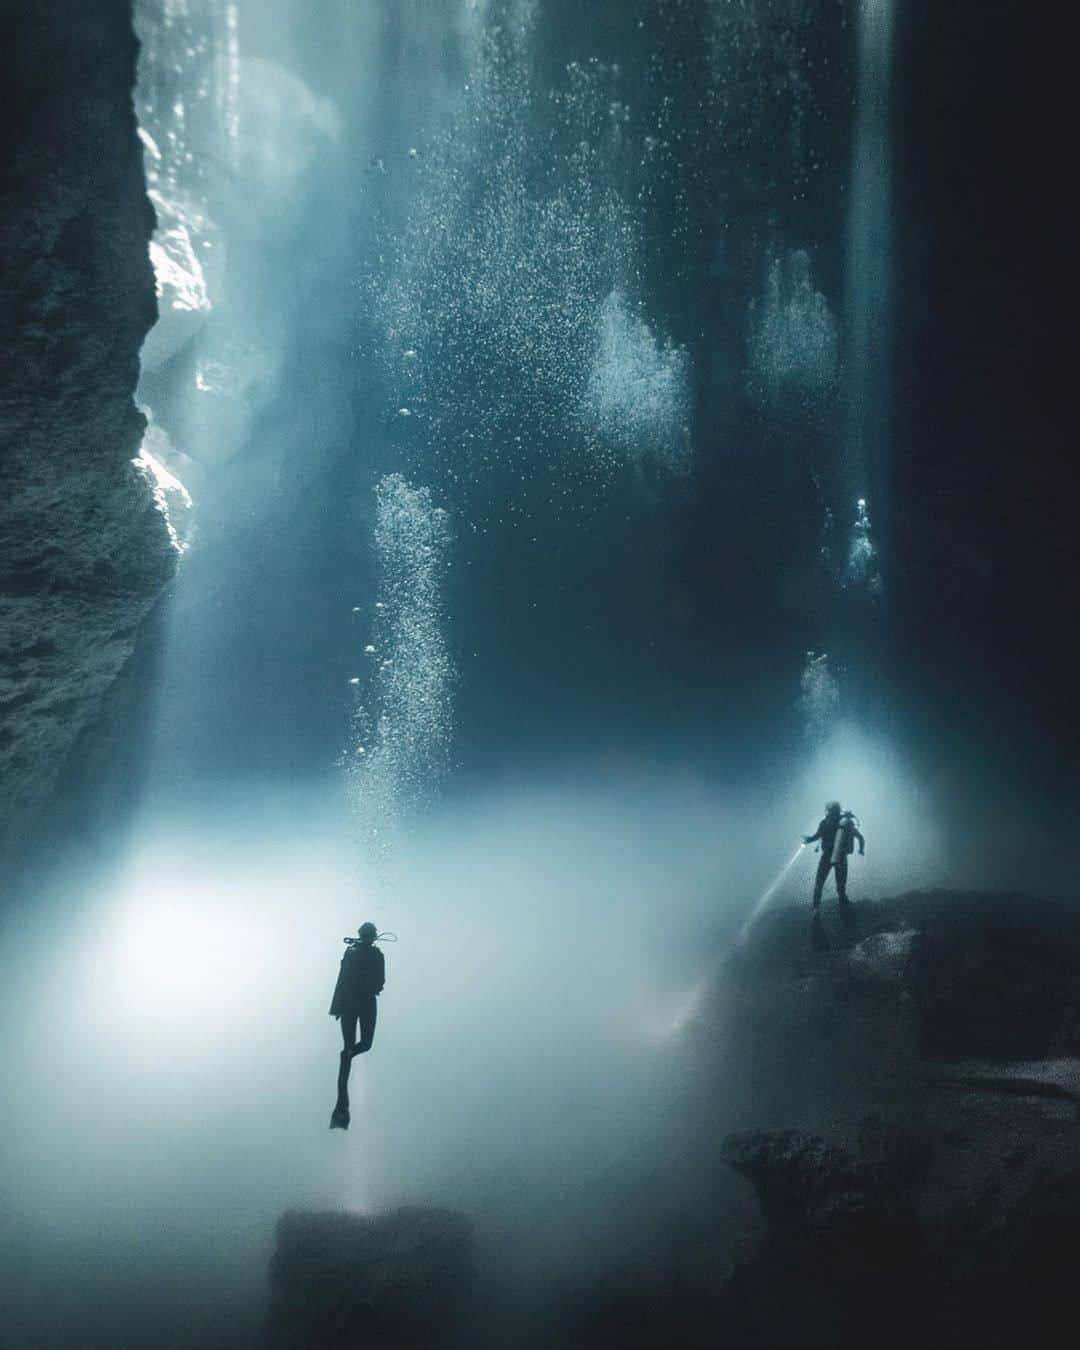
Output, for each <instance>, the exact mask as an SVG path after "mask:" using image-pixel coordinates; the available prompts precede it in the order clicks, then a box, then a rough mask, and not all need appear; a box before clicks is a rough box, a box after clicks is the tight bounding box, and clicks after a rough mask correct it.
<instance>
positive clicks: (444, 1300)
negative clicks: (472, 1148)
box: [266, 1207, 472, 1350]
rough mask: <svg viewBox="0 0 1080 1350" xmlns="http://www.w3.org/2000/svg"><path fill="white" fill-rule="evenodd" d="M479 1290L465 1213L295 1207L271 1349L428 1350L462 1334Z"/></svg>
mask: <svg viewBox="0 0 1080 1350" xmlns="http://www.w3.org/2000/svg"><path fill="white" fill-rule="evenodd" d="M471 1290H472V1231H471V1227H470V1225H469V1223H468V1221H467V1220H466V1219H465V1218H463V1217H462V1216H461V1215H460V1214H456V1213H454V1212H453V1211H451V1210H445V1209H427V1208H419V1207H409V1208H402V1209H397V1210H392V1211H390V1212H389V1213H386V1214H378V1215H372V1216H370V1217H369V1216H365V1215H359V1214H349V1213H345V1212H343V1211H329V1212H321V1213H314V1212H309V1211H305V1210H291V1211H289V1212H288V1213H286V1214H284V1215H283V1216H282V1218H281V1219H280V1221H279V1222H278V1227H277V1245H276V1247H275V1250H274V1255H273V1258H272V1260H271V1263H270V1317H269V1326H268V1334H267V1341H266V1343H267V1346H268V1350H323V1348H324V1347H326V1350H353V1348H354V1347H355V1348H356V1350H361V1347H365V1348H366V1347H371V1348H372V1350H376V1347H377V1350H420V1347H425V1350H426V1348H427V1347H439V1346H453V1345H456V1344H458V1343H459V1341H460V1337H461V1332H462V1322H463V1318H464V1316H465V1313H466V1311H467V1308H468V1304H469V1300H470V1297H471Z"/></svg>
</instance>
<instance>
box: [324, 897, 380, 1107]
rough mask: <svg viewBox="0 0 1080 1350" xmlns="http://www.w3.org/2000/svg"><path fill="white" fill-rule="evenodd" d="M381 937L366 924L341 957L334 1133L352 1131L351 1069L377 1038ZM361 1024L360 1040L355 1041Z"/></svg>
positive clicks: (333, 1012)
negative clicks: (339, 1050)
mask: <svg viewBox="0 0 1080 1350" xmlns="http://www.w3.org/2000/svg"><path fill="white" fill-rule="evenodd" d="M378 936H379V930H378V929H377V928H376V927H375V925H374V924H373V923H363V924H361V925H360V929H359V933H358V936H357V937H354V938H346V939H345V955H344V956H343V957H342V958H341V970H340V972H339V973H338V978H337V984H336V985H335V986H334V997H333V999H332V1000H331V1003H330V1016H331V1017H336V1018H338V1019H339V1020H340V1022H341V1039H342V1042H343V1048H342V1051H341V1066H340V1068H339V1069H338V1097H337V1105H336V1106H335V1107H334V1113H333V1115H332V1116H331V1117H330V1128H331V1129H332V1130H347V1129H348V1128H349V1069H350V1067H351V1066H352V1061H353V1059H354V1057H355V1056H356V1055H362V1054H365V1053H366V1052H367V1051H368V1050H370V1049H371V1043H372V1041H373V1040H374V1039H375V1019H376V1016H377V1014H378V1005H377V1003H376V999H377V997H378V995H379V994H381V993H382V990H383V985H384V984H385V983H386V961H385V959H384V957H383V954H382V952H381V951H380V950H379V949H378V947H376V946H375V940H376V938H378ZM358 1022H359V1024H360V1039H359V1040H357V1039H356V1026H357V1023H358Z"/></svg>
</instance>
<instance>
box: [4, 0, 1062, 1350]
mask: <svg viewBox="0 0 1080 1350" xmlns="http://www.w3.org/2000/svg"><path fill="white" fill-rule="evenodd" d="M903 9H904V6H903V5H902V4H901V0H895V3H894V0H829V3H820V4H816V5H806V4H793V3H788V2H787V0H682V2H681V3H677V2H676V0H594V3H591V4H588V5H584V6H582V5H580V4H572V3H569V0H440V3H423V2H422V0H322V3H320V4H319V5H317V6H312V5H311V4H310V3H303V2H302V0H137V3H136V5H135V18H136V28H137V32H138V34H139V38H140V41H141V43H142V51H141V56H140V70H139V83H138V87H137V89H136V91H135V102H136V110H137V113H138V117H139V121H140V127H141V134H142V138H143V143H144V147H145V152H146V169H147V182H148V188H149V191H150V193H151V197H152V200H153V201H154V203H155V208H156V210H157V212H158V233H157V236H156V237H155V242H154V246H153V258H154V263H155V271H156V275H157V278H158V290H159V303H160V307H161V318H160V321H159V324H158V326H157V327H156V328H155V329H154V330H153V332H152V333H151V334H150V336H149V338H148V340H147V344H146V348H145V350H144V354H143V366H142V376H141V379H140V385H139V391H138V401H139V403H140V406H142V407H143V408H144V411H145V412H146V415H147V417H148V423H149V425H148V431H147V437H146V442H145V445H144V448H143V452H142V455H141V460H142V463H143V471H144V472H146V473H148V474H149V475H151V477H152V480H153V482H154V483H155V484H156V486H157V489H158V497H159V504H160V508H161V509H162V510H163V511H164V512H165V513H166V514H167V516H168V519H169V523H170V528H171V530H172V531H173V537H174V543H175V547H176V549H177V552H178V554H179V559H178V570H177V575H176V578H175V582H174V583H173V585H172V587H171V590H170V592H169V594H168V595H167V597H166V599H165V601H164V603H163V607H162V610H161V612H160V614H159V615H158V616H157V619H156V621H155V624H154V626H153V629H152V632H151V633H150V635H149V637H148V640H147V650H146V652H145V653H144V656H143V658H142V659H141V664H140V666H139V671H140V674H139V677H138V680H137V690H136V698H135V700H134V706H133V707H132V708H131V709H129V713H130V715H129V717H128V718H127V721H126V722H125V728H126V731H125V735H126V741H125V744H124V746H123V747H122V750H123V753H120V752H119V751H118V752H117V754H116V756H115V763H114V764H113V765H112V767H111V769H109V768H108V766H106V768H105V769H103V770H102V774H103V776H102V778H101V779H100V780H99V781H97V782H95V783H94V784H92V785H91V786H90V787H88V788H84V789H81V793H82V795H80V796H79V797H78V798H77V800H75V801H74V802H68V803H67V805H66V808H65V811H64V813H63V816H62V821H63V824H62V825H61V826H58V827H57V835H56V840H55V843H56V846H55V848H54V849H53V850H52V852H51V855H50V858H49V859H48V860H47V861H38V862H36V863H35V866H34V867H33V869H32V871H31V877H32V884H30V885H28V886H27V887H24V891H23V893H22V894H21V895H20V897H19V898H18V901H17V903H16V904H15V905H14V906H13V907H12V908H10V909H9V910H8V911H7V912H6V913H5V915H4V917H3V929H2V952H0V976H2V979H0V1003H2V1005H3V1017H4V1025H5V1028H6V1046H5V1075H4V1087H3V1094H4V1116H5V1120H6V1122H7V1130H8V1146H7V1147H6V1149H5V1152H4V1157H3V1161H2V1163H0V1169H2V1170H0V1203H2V1207H3V1209H4V1211H5V1215H6V1217H5V1218H4V1220H3V1226H2V1228H0V1235H2V1236H0V1241H2V1244H3V1249H2V1250H3V1259H4V1264H5V1268H6V1271H7V1276H6V1279H5V1283H6V1284H7V1285H8V1288H9V1293H10V1306H11V1308H12V1309H13V1311H12V1312H11V1313H10V1314H5V1321H6V1323H7V1324H8V1326H9V1327H14V1328H15V1329H17V1331H18V1335H17V1336H16V1338H15V1340H14V1341H13V1345H14V1344H17V1345H18V1346H19V1347H20V1350H30V1347H35V1346H42V1347H44V1346H52V1345H57V1346H68V1345H70V1346H74V1345H76V1344H78V1345H79V1346H80V1347H81V1350H89V1348H90V1347H98V1346H101V1347H105V1346H109V1347H119V1346H128V1345H131V1346H134V1345H136V1344H153V1345H155V1346H159V1347H162V1348H163V1350H167V1348H168V1347H172V1346H175V1347H178V1350H179V1348H180V1347H189V1346H196V1345H204V1344H205V1345H215V1346H221V1345H231V1344H237V1345H240V1344H250V1343H252V1342H253V1340H254V1338H255V1337H256V1336H257V1334H258V1330H259V1327H260V1319H261V1317H262V1312H263V1298H264V1288H265V1281H266V1264H267V1261H268V1259H269V1255H270V1250H271V1244H272V1241H273V1230H274V1224H275V1222H276V1220H277V1218H278V1217H279V1216H280V1214H281V1213H282V1212H283V1211H284V1210H286V1209H288V1208H290V1207H315V1208H339V1207H344V1208H350V1209H354V1210H357V1211H360V1212H376V1211H379V1210H382V1209H384V1208H386V1207H388V1206H391V1205H393V1204H395V1203H398V1202H415V1203H424V1204H443V1203H445V1204H449V1205H453V1206H457V1207H460V1208H462V1209H463V1210H464V1211H465V1212H466V1213H468V1214H469V1215H470V1216H472V1217H473V1218H474V1220H475V1222H476V1225H477V1231H478V1240H479V1243H480V1248H481V1251H486V1252H487V1253H488V1257H487V1259H488V1260H490V1261H491V1262H492V1263H493V1264H497V1263H498V1262H502V1263H503V1264H504V1265H505V1266H506V1267H507V1268H508V1269H512V1270H513V1271H514V1272H515V1278H520V1279H522V1280H529V1279H531V1280H534V1281H540V1282H542V1280H543V1279H548V1278H550V1279H551V1280H557V1279H559V1278H562V1277H563V1276H564V1275H565V1276H569V1275H570V1274H572V1273H573V1272H574V1271H580V1270H593V1271H596V1272H597V1273H602V1272H603V1271H604V1270H606V1269H615V1268H618V1267H620V1266H621V1264H622V1263H624V1262H625V1261H627V1260H629V1259H630V1257H629V1256H628V1253H630V1252H632V1251H633V1250H634V1249H635V1244H636V1243H638V1242H645V1241H646V1238H645V1237H644V1234H645V1232H646V1229H647V1228H648V1223H647V1221H646V1217H645V1216H641V1215H640V1214H638V1213H637V1211H636V1210H635V1203H636V1201H635V1199H634V1197H635V1196H636V1195H637V1194H638V1193H639V1188H640V1186H641V1185H643V1184H644V1182H643V1180H642V1179H644V1178H655V1176H656V1175H657V1174H659V1175H661V1176H662V1177H663V1178H664V1182H663V1184H664V1186H665V1187H667V1188H668V1189H669V1190H678V1188H679V1187H684V1188H685V1191H686V1194H687V1196H691V1195H692V1192H693V1186H694V1181H693V1178H692V1177H689V1178H688V1177H686V1176H684V1175H683V1174H682V1173H681V1172H680V1160H679V1158H678V1156H676V1155H677V1141H678V1140H679V1138H680V1131H681V1129H682V1125H681V1124H680V1112H681V1104H682V1101H683V1093H684V1085H685V1083H686V1080H687V1076H688V1075H690V1074H691V1073H692V1070H693V1065H692V1056H691V1053H690V1050H689V1048H688V1045H687V1042H686V1040H685V1038H683V1037H682V1036H681V1033H682V1031H683V1030H684V1029H685V1028H686V1026H687V1025H688V1023H689V1022H690V1021H692V1018H693V1014H694V1009H695V1007H696V1000H697V999H698V998H699V997H700V995H701V991H702V990H703V989H704V988H705V987H706V986H707V984H708V981H709V980H710V978H711V977H712V975H713V973H714V972H715V969H716V967H717V964H718V962H719V961H720V960H721V959H722V957H723V956H724V954H725V953H726V952H727V951H729V950H730V949H731V946H732V944H734V943H735V942H736V941H737V940H738V938H739V934H740V931H742V930H743V928H744V925H745V924H746V922H747V921H748V919H750V918H751V916H752V915H754V914H755V913H757V912H759V910H760V905H759V902H760V901H762V899H763V897H764V900H765V901H766V902H767V903H768V904H770V905H784V904H794V903H800V904H802V903H806V902H808V900H809V890H810V887H811V885H812V879H813V872H814V867H815V865H816V862H817V858H816V857H815V856H814V855H813V854H812V853H811V850H809V849H804V850H802V851H800V852H798V853H797V855H796V856H795V859H794V862H793V863H792V865H791V867H790V868H789V870H788V871H786V872H784V873H783V875H782V876H781V877H780V881H779V884H778V885H776V886H775V887H774V886H773V883H774V881H776V879H777V877H778V876H779V875H780V874H781V873H782V871H783V869H784V868H785V866H786V865H787V864H788V862H789V860H791V858H792V855H793V853H795V851H796V850H797V848H798V845H799V839H800V836H801V835H802V834H803V833H811V832H812V831H813V830H814V829H815V828H816V826H817V823H818V820H819V819H820V817H821V814H822V808H823V806H824V803H825V802H826V801H827V800H830V799H833V798H839V799H840V800H841V801H842V803H843V804H844V806H845V807H850V808H852V809H854V810H855V811H856V812H857V814H858V816H859V819H860V821H861V828H862V830H863V832H864V834H865V835H866V838H867V856H866V857H865V859H860V858H855V859H854V861H853V864H852V875H851V891H852V895H853V897H854V898H856V899H862V898H866V897H875V896H885V895H890V894H895V893H898V892H900V891H903V890H907V889H912V888H917V887H931V886H937V885H946V884H952V885H960V884H963V885H981V886H989V887H992V888H995V889H996V888H1003V887H1007V886H1011V885H1018V886H1021V887H1032V886H1034V885H1035V884H1036V882H1035V879H1034V878H1033V877H1032V875H1031V856H1032V851H1033V848H1034V849H1035V850H1038V849H1040V848H1041V847H1042V846H1043V845H1044V843H1045V841H1046V840H1047V839H1049V838H1052V837H1053V836H1054V833H1055V831H1056V830H1057V829H1058V828H1059V822H1060V821H1061V820H1062V819H1064V817H1065V810H1066V806H1065V804H1064V799H1063V798H1062V797H1061V796H1059V795H1056V794H1055V793H1052V792H1050V791H1047V792H1045V793H1041V792H1039V791H1031V790H1030V788H1029V783H1030V780H1029V779H1025V778H1024V776H1023V773H1021V772H1020V771H1018V770H1017V769H1016V767H1015V764H1014V762H1013V760H1012V759H1011V758H1010V756H1011V754H1012V750H1011V748H1010V747H1009V746H1008V745H1001V744H997V743H995V738H994V737H989V738H987V739H986V740H984V739H983V736H982V732H981V729H980V727H979V726H974V727H973V726H972V719H973V718H974V713H973V712H972V711H971V708H970V707H969V708H968V709H967V711H966V713H965V710H964V709H963V707H962V706H961V702H962V700H961V699H960V694H961V693H962V691H964V690H965V689H967V688H970V689H971V690H972V700H973V702H972V705H971V707H974V706H975V703H976V702H978V707H979V708H980V710H984V711H989V712H990V713H991V715H992V714H993V713H994V712H995V711H1001V710H1003V709H1006V708H1007V707H1008V706H1010V705H1009V704H1008V701H1007V696H1006V695H1005V694H1002V693H1000V692H999V691H998V690H997V688H996V686H995V685H994V683H993V680H992V679H990V678H989V677H988V676H987V674H986V670H985V663H981V664H980V673H978V674H977V675H974V676H972V677H971V681H970V682H969V679H968V672H967V671H966V669H965V666H964V663H963V661H962V659H961V658H960V657H959V656H958V655H957V652H956V650H955V649H954V648H950V647H949V646H948V643H947V641H946V637H945V636H943V634H946V633H947V630H948V629H949V626H950V623H951V619H950V618H949V616H947V615H946V616H944V617H940V616H939V618H938V619H936V620H935V623H937V624H938V626H939V627H940V629H941V633H937V634H935V635H932V636H929V637H927V639H926V643H925V648H924V649H923V648H920V647H919V639H918V626H917V625H913V624H912V621H911V614H912V612H913V611H914V609H915V608H916V607H917V604H918V603H919V597H920V595H921V594H922V592H921V591H920V589H919V588H920V586H923V585H924V583H925V581H926V579H925V577H922V576H921V574H920V573H919V570H918V569H919V567H920V566H921V563H920V562H919V561H918V559H919V557H921V556H924V554H925V550H924V546H923V543H922V541H921V538H920V537H918V536H917V535H916V534H914V533H913V530H912V528H911V521H912V519H913V508H912V506H911V502H910V500H908V501H906V502H900V501H897V499H896V494H897V493H899V491H900V488H899V487H898V486H897V485H898V484H901V483H903V482H904V471H903V470H902V469H900V468H898V466H897V460H898V458H901V457H902V456H903V454H904V453H905V451H904V447H903V446H900V445H898V443H897V436H896V431H895V426H894V422H893V416H892V411H891V410H892V409H893V408H894V407H895V406H896V404H897V402H898V401H899V399H900V397H901V395H902V394H903V393H904V390H905V389H906V387H907V386H903V387H902V388H901V389H899V390H898V388H897V384H898V381H897V379H896V376H895V369H896V366H897V354H896V352H895V351H894V346H893V344H894V343H895V342H896V341H897V340H898V339H897V335H898V334H900V335H904V334H909V333H910V329H911V324H912V321H911V319H910V315H908V313H907V311H906V310H905V309H904V306H905V304H907V303H908V301H909V297H907V296H906V295H905V294H904V293H902V292H901V293H898V287H897V286H896V285H895V280H894V279H895V277H896V275H897V271H898V269H900V270H902V268H901V263H902V262H904V259H903V257H901V255H900V253H899V252H898V251H899V250H901V248H902V245H903V235H904V230H905V217H904V214H903V211H902V209H901V208H902V207H903V206H904V203H905V202H906V201H907V200H908V197H906V196H904V195H902V194H900V193H899V190H898V189H897V186H896V184H895V182H894V181H893V178H894V176H893V174H892V166H893V165H894V163H895V162H896V158H897V155H898V154H899V150H898V145H899V144H900V142H899V139H898V138H899V137H900V135H901V131H902V127H900V126H899V125H898V120H899V116H900V110H902V109H903V108H904V107H906V106H907V105H906V103H905V101H904V100H905V98H907V97H909V96H908V95H905V96H904V98H901V97H900V94H899V93H898V91H897V81H898V80H901V79H902V80H905V81H911V80H912V79H913V78H915V76H914V73H913V72H912V70H911V69H910V68H909V67H908V66H907V65H906V64H905V63H904V60H902V59H901V58H903V57H904V56H905V53H908V52H909V50H910V44H911V43H912V41H913V39H912V35H911V31H910V28H905V27H904V26H903V22H902V20H903V15H902V14H901V13H900V11H902V10H903ZM909 18H910V16H909ZM905 163H907V161H905ZM906 171H907V172H909V173H910V165H908V169H907V170H906ZM902 186H903V185H902ZM904 191H905V192H910V191H911V184H910V182H906V186H905V188H904ZM909 261H910V260H909ZM904 266H907V263H904ZM901 364H902V363H901ZM904 369H905V370H907V367H904ZM905 378H906V377H905ZM957 453H959V452H957ZM901 524H902V525H903V528H900V525H901ZM926 528H927V531H928V535H929V536H930V537H936V536H934V535H933V532H932V530H931V529H930V527H929V526H927V527H926ZM935 547H937V545H935ZM931 588H932V583H931ZM913 635H914V636H913ZM932 653H938V654H942V653H943V654H944V655H942V656H941V660H940V662H939V663H938V664H937V665H935V661H934V660H933V659H932ZM999 699H1000V702H995V700H999ZM979 700H981V702H979ZM1029 704H1030V700H1029ZM1003 716H1004V714H1003ZM1038 716H1039V715H1038V713H1037V711H1035V712H1032V714H1031V719H1030V725H1031V726H1032V729H1033V730H1032V736H1033V739H1034V740H1035V741H1036V742H1038V743H1039V746H1040V748H1039V750H1038V751H1037V752H1032V755H1031V758H1030V761H1025V763H1027V764H1028V766H1029V768H1030V766H1031V765H1035V764H1038V765H1045V763H1046V762H1047V761H1046V759H1045V750H1044V747H1043V743H1042V740H1041V737H1042V736H1043V728H1042V727H1040V726H1038V725H1037V723H1038ZM1040 771H1041V770H1040ZM1032 772H1033V773H1034V772H1035V770H1032ZM1043 781H1044V782H1046V783H1051V782H1052V781H1056V780H1053V774H1052V773H1048V776H1047V777H1046V778H1045V779H1044V780H1043ZM75 820H78V821H79V822H80V824H79V827H78V828H76V827H75V825H74V824H73V823H72V822H73V821H75ZM1072 869H1073V864H1072V862H1071V860H1070V859H1067V858H1063V857H1048V858H1046V861H1045V866H1044V867H1043V869H1042V871H1041V874H1040V876H1039V877H1038V888H1039V889H1041V890H1042V891H1044V892H1049V893H1051V894H1057V893H1063V892H1064V891H1065V890H1066V889H1067V888H1068V887H1069V886H1071V885H1072V882H1073V880H1074V877H1073V870H1072ZM830 887H831V883H830ZM827 899H831V897H830V896H827ZM369 919H370V920H372V921H374V922H375V923H376V924H377V926H378V927H379V929H380V930H390V931H392V932H393V933H394V934H396V936H397V939H398V941H397V942H396V944H394V943H390V942H387V943H386V944H385V947H384V950H385V952H386V957H387V967H388V976H387V984H386V990H385V992H384V993H383V994H382V996H381V998H380V1002H379V1025H378V1030H377V1034H376V1038H375V1043H374V1047H373V1049H372V1051H371V1053H370V1054H368V1055H365V1056H364V1057H362V1058H361V1059H358V1060H356V1061H355V1062H354V1065H353V1070H352V1084H351V1092H352V1124H351V1128H350V1129H349V1130H348V1132H339V1131H334V1132H333V1133H331V1132H329V1131H328V1130H327V1124H328V1119H329V1114H330V1110H331V1108H332V1106H333V1101H334V1095H333V1094H334V1084H335V1076H336V1072H337V1054H338V1050H339V1048H340V1044H339V1032H338V1026H337V1023H336V1022H335V1021H333V1020H332V1019H331V1018H330V1017H328V1015H327V1009H328V1007H329V1002H330V997H331V993H332V991H333V987H334V980H335V978H336V975H337V968H338V961H339V959H340V956H341V953H342V939H343V938H344V937H345V936H347V935H352V934H353V933H355V931H356V929H357V927H358V925H359V924H360V923H361V922H363V921H365V920H369ZM598 1196H599V1197H600V1198H599V1199H598V1198H597V1197H598ZM686 1203H687V1204H691V1203H692V1201H691V1199H687V1200H686ZM568 1230H573V1231H574V1232H576V1233H580V1234H581V1237H580V1239H579V1240H577V1241H568V1239H567V1232H568ZM537 1272H539V1274H537Z"/></svg>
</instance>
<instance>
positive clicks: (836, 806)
mask: <svg viewBox="0 0 1080 1350" xmlns="http://www.w3.org/2000/svg"><path fill="white" fill-rule="evenodd" d="M825 814H826V815H827V816H838V815H839V814H840V803H839V802H826V803H825Z"/></svg>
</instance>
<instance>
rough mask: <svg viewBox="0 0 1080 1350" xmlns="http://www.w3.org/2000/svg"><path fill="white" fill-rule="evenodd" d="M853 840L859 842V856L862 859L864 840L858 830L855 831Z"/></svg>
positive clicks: (864, 849) (864, 848)
mask: <svg viewBox="0 0 1080 1350" xmlns="http://www.w3.org/2000/svg"><path fill="white" fill-rule="evenodd" d="M855 838H856V839H857V840H858V841H859V856H860V857H862V855H863V854H864V853H865V852H866V840H865V839H864V838H863V837H862V834H861V833H860V832H859V831H858V830H856V831H855Z"/></svg>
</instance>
